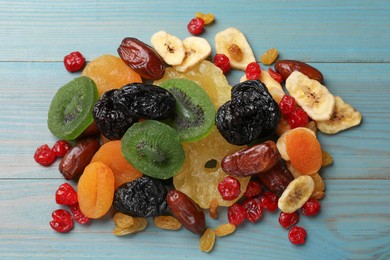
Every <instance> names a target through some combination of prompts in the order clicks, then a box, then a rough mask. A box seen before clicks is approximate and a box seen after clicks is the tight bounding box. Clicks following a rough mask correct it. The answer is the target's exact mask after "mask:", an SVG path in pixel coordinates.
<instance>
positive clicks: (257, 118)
mask: <svg viewBox="0 0 390 260" xmlns="http://www.w3.org/2000/svg"><path fill="white" fill-rule="evenodd" d="M280 117H281V112H280V109H279V106H278V104H277V103H276V102H275V100H274V99H273V98H272V96H271V95H270V94H269V92H268V90H267V88H266V87H265V85H264V84H263V83H262V82H261V81H259V80H247V81H244V82H242V83H239V84H237V85H235V86H234V87H233V88H232V100H231V101H228V102H226V103H225V104H224V105H222V106H221V107H220V108H219V109H218V112H217V116H216V125H217V128H218V130H219V132H220V133H221V135H222V136H223V137H224V138H225V139H226V140H227V141H228V142H229V143H231V144H235V145H245V144H249V143H250V142H252V141H254V140H255V139H256V138H261V137H265V136H268V135H270V134H272V133H273V132H274V131H275V129H276V127H277V125H278V123H279V120H280Z"/></svg>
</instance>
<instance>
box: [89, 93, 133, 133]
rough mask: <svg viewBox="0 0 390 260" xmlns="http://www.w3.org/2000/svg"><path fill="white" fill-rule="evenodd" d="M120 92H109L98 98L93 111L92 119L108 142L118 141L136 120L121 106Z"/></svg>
mask: <svg viewBox="0 0 390 260" xmlns="http://www.w3.org/2000/svg"><path fill="white" fill-rule="evenodd" d="M120 95H121V91H120V90H118V89H114V90H109V91H107V92H105V93H104V94H103V96H101V97H100V99H99V100H98V101H97V102H96V104H95V107H94V109H93V118H94V119H95V122H96V125H97V127H98V129H99V131H100V132H101V133H102V134H103V135H104V136H105V137H106V138H108V139H110V140H119V139H121V138H122V136H123V135H124V134H125V132H126V131H127V129H128V128H129V127H130V126H132V125H133V124H134V123H135V122H136V121H138V119H135V118H133V117H132V116H131V114H130V112H129V109H127V108H126V107H125V106H123V105H122V104H121V102H119V101H118V100H119V99H120Z"/></svg>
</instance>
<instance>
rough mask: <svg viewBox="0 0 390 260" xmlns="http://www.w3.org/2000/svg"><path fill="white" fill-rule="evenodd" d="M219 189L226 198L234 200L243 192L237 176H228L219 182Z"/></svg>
mask: <svg viewBox="0 0 390 260" xmlns="http://www.w3.org/2000/svg"><path fill="white" fill-rule="evenodd" d="M218 191H219V193H220V194H221V196H222V198H223V199H224V200H234V199H236V198H237V197H238V196H239V195H240V193H241V185H240V182H239V181H238V180H237V179H236V178H233V177H231V176H227V177H226V178H225V179H223V180H222V181H221V182H220V183H219V184H218Z"/></svg>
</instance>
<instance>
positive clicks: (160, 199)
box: [113, 176, 168, 218]
mask: <svg viewBox="0 0 390 260" xmlns="http://www.w3.org/2000/svg"><path fill="white" fill-rule="evenodd" d="M167 193H168V191H167V189H166V188H165V187H164V185H162V184H161V182H160V181H158V180H156V179H153V178H150V177H147V176H143V177H140V178H138V179H136V180H134V181H131V182H128V183H125V184H122V185H121V186H119V188H118V189H116V191H115V195H114V203H113V205H114V208H115V209H116V210H117V211H119V212H122V213H125V214H129V215H132V216H138V217H145V218H146V217H149V216H159V215H162V214H164V213H165V211H166V209H167V202H166V199H165V198H166V196H167Z"/></svg>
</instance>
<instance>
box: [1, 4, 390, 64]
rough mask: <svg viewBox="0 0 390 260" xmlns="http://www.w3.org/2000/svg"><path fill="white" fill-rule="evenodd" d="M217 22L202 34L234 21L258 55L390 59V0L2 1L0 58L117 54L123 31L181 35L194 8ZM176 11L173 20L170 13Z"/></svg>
mask: <svg viewBox="0 0 390 260" xmlns="http://www.w3.org/2000/svg"><path fill="white" fill-rule="evenodd" d="M196 11H203V12H211V13H214V14H215V15H216V18H217V22H216V23H215V24H213V25H212V26H208V27H207V28H206V33H205V34H203V35H202V36H204V37H206V38H208V39H209V40H210V43H211V44H212V45H214V44H213V38H214V35H215V34H216V33H217V32H218V31H221V30H223V29H225V28H227V27H232V26H233V27H237V28H239V29H240V30H242V31H243V32H244V33H245V34H246V35H247V37H248V40H249V41H250V43H251V44H252V47H253V49H254V51H255V53H256V56H258V57H259V56H260V55H261V54H262V52H264V51H265V50H267V49H269V48H270V47H276V48H278V49H280V51H281V57H282V58H285V57H290V58H294V59H301V60H304V61H307V62H389V61H390V50H389V48H388V46H389V43H390V15H389V13H390V3H389V2H388V1H386V0H380V1H364V0H359V1H337V0H328V1H323V2H320V3H319V2H317V1H315V2H314V1H302V0H301V1H283V0H279V1H256V2H253V1H251V0H243V1H227V2H224V3H223V5H221V4H217V3H215V4H214V3H210V2H209V1H193V2H191V3H187V2H183V1H179V0H173V1H169V3H156V2H153V1H109V2H104V1H93V0H86V1H81V2H80V1H75V0H72V1H68V0H61V1H46V0H39V1H21V0H18V1H9V0H8V1H7V0H1V1H0V13H1V15H0V42H1V46H2V48H0V60H1V61H60V60H61V59H62V57H63V56H64V55H65V54H67V53H68V52H70V51H73V50H80V51H82V52H83V53H84V54H85V55H86V56H87V57H88V59H92V58H94V57H97V56H99V55H100V54H101V53H113V54H115V53H116V48H117V46H118V45H119V43H120V41H121V40H122V39H123V38H124V37H128V36H132V37H136V38H139V39H141V40H143V41H146V42H149V41H150V37H151V36H152V34H153V33H155V32H157V31H158V30H166V31H168V32H171V33H173V34H175V35H177V36H179V37H181V38H185V37H187V36H188V35H189V33H188V32H187V31H186V25H187V23H188V22H189V20H190V19H191V18H192V17H193V16H194V12H196ZM172 17H174V19H172Z"/></svg>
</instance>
